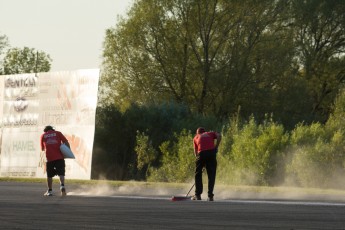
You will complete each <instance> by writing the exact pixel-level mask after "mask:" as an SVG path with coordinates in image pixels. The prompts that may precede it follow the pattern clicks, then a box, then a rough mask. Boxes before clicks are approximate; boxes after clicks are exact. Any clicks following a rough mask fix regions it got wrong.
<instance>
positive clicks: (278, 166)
mask: <svg viewBox="0 0 345 230" xmlns="http://www.w3.org/2000/svg"><path fill="white" fill-rule="evenodd" d="M287 143H288V135H287V134H286V133H285V132H284V128H283V126H282V125H279V124H276V123H274V122H273V121H272V120H270V121H267V122H264V124H262V125H257V124H256V123H255V121H254V118H253V117H252V118H251V119H250V120H249V122H248V123H247V124H246V125H244V127H243V128H242V129H241V130H240V131H239V132H238V133H237V134H235V135H234V143H233V145H232V150H231V152H232V153H231V155H232V159H231V162H230V163H232V164H233V167H232V169H231V168H230V169H231V170H233V171H232V172H229V173H233V174H234V176H235V180H233V182H235V183H239V184H248V185H272V184H275V183H279V182H280V180H281V177H282V175H281V171H284V170H282V169H283V168H284V165H283V162H284V157H285V155H284V149H285V147H286V144H287Z"/></svg>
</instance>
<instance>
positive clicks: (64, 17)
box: [0, 0, 133, 71]
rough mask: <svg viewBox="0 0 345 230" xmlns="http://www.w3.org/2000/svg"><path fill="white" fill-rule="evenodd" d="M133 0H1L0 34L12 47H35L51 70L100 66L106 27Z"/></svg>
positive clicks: (122, 14)
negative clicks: (49, 62)
mask: <svg viewBox="0 0 345 230" xmlns="http://www.w3.org/2000/svg"><path fill="white" fill-rule="evenodd" d="M132 2H133V1H132V0H98V1H95V0H0V35H6V36H7V37H8V39H9V43H10V46H11V47H19V48H23V47H24V46H26V47H29V48H35V49H36V50H38V51H44V52H46V53H47V54H49V55H50V57H51V58H52V59H53V61H52V67H51V71H60V70H76V69H89V68H99V66H100V64H101V55H102V43H103V40H104V35H105V30H106V29H107V28H110V27H114V26H116V23H117V18H118V16H119V15H121V16H124V15H125V14H126V12H127V10H128V9H129V7H130V5H131V4H132Z"/></svg>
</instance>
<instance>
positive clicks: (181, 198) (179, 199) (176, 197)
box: [171, 183, 195, 201]
mask: <svg viewBox="0 0 345 230" xmlns="http://www.w3.org/2000/svg"><path fill="white" fill-rule="evenodd" d="M194 186H195V183H194V184H193V186H192V187H191V188H190V189H189V191H188V193H187V195H186V196H173V197H171V201H187V200H191V199H192V197H191V196H188V195H189V193H190V191H192V189H193V188H194Z"/></svg>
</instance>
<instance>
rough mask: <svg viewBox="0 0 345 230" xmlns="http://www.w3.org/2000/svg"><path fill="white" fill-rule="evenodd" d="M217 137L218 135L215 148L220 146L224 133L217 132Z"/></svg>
mask: <svg viewBox="0 0 345 230" xmlns="http://www.w3.org/2000/svg"><path fill="white" fill-rule="evenodd" d="M216 137H217V141H216V145H215V148H218V146H219V144H220V142H221V140H222V135H221V134H220V133H216Z"/></svg>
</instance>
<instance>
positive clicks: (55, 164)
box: [41, 125, 70, 196]
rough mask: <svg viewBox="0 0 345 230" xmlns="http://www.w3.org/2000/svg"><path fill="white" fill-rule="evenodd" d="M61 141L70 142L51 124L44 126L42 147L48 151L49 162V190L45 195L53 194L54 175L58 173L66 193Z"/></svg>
mask: <svg viewBox="0 0 345 230" xmlns="http://www.w3.org/2000/svg"><path fill="white" fill-rule="evenodd" d="M61 143H64V144H66V145H67V146H68V147H70V146H69V143H68V140H67V139H66V137H65V136H64V135H63V134H62V133H61V132H59V131H55V130H54V128H53V127H52V126H50V125H48V126H46V127H45V128H44V133H43V134H42V135H41V149H42V151H45V152H46V158H47V164H46V170H47V185H48V191H47V192H46V193H45V194H44V195H45V196H52V195H53V177H54V176H55V175H58V176H59V178H60V191H61V195H62V196H65V195H66V189H65V159H64V156H63V155H62V153H61V151H60V145H61Z"/></svg>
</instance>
